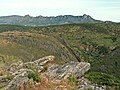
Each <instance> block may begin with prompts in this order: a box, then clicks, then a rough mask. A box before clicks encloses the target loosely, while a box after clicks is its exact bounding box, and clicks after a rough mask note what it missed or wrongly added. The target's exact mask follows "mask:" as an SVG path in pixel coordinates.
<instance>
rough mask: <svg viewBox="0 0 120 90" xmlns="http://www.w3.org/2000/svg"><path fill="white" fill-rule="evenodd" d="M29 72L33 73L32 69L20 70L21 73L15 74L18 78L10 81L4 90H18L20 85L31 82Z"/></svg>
mask: <svg viewBox="0 0 120 90" xmlns="http://www.w3.org/2000/svg"><path fill="white" fill-rule="evenodd" d="M29 72H33V71H32V70H30V69H20V70H19V71H17V72H15V73H16V76H15V77H14V78H13V79H12V80H11V81H10V83H9V84H8V85H7V86H6V87H5V89H4V90H18V89H19V86H20V85H22V84H24V83H26V82H27V81H28V80H29V78H28V73H29Z"/></svg>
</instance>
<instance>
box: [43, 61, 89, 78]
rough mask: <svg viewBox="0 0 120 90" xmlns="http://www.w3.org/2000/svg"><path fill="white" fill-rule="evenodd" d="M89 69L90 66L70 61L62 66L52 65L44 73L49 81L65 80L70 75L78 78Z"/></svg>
mask: <svg viewBox="0 0 120 90" xmlns="http://www.w3.org/2000/svg"><path fill="white" fill-rule="evenodd" d="M89 69H90V64H89V63H86V62H74V61H71V62H69V63H66V64H64V65H52V66H50V67H49V68H48V70H47V71H46V72H45V75H46V76H48V77H49V78H51V79H60V80H61V79H67V78H68V77H69V76H70V75H75V76H76V77H77V78H80V77H81V76H83V75H84V74H85V72H87V71H88V70H89Z"/></svg>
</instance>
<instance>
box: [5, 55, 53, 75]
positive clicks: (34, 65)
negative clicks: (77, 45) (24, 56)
mask: <svg viewBox="0 0 120 90" xmlns="http://www.w3.org/2000/svg"><path fill="white" fill-rule="evenodd" d="M53 59H54V56H52V55H50V56H46V57H43V58H40V59H38V60H35V61H33V62H26V63H23V62H22V61H19V62H17V63H13V64H11V65H10V67H9V68H8V69H7V71H9V73H14V72H16V71H18V70H20V69H22V68H26V69H38V70H39V71H41V70H42V69H43V67H44V65H45V64H47V63H49V62H51V61H53Z"/></svg>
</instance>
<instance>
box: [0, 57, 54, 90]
mask: <svg viewBox="0 0 120 90" xmlns="http://www.w3.org/2000/svg"><path fill="white" fill-rule="evenodd" d="M53 59H54V56H46V57H43V58H40V59H38V60H36V61H33V62H27V63H23V62H21V61H20V62H17V63H14V64H12V65H11V66H10V67H9V69H8V70H9V72H10V73H9V75H12V76H14V78H13V79H12V80H11V81H10V82H9V84H8V85H7V86H6V87H5V89H4V90H19V86H20V85H22V84H24V83H26V82H27V81H28V80H29V78H28V74H29V73H34V71H33V70H40V71H41V70H42V69H43V67H44V65H45V64H47V63H49V62H51V61H53ZM5 78H6V76H1V77H0V82H1V81H4V80H5Z"/></svg>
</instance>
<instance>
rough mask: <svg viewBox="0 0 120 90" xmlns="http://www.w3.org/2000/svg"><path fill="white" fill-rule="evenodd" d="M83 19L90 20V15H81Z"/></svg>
mask: <svg viewBox="0 0 120 90" xmlns="http://www.w3.org/2000/svg"><path fill="white" fill-rule="evenodd" d="M83 18H91V16H90V15H87V14H84V15H83Z"/></svg>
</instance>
